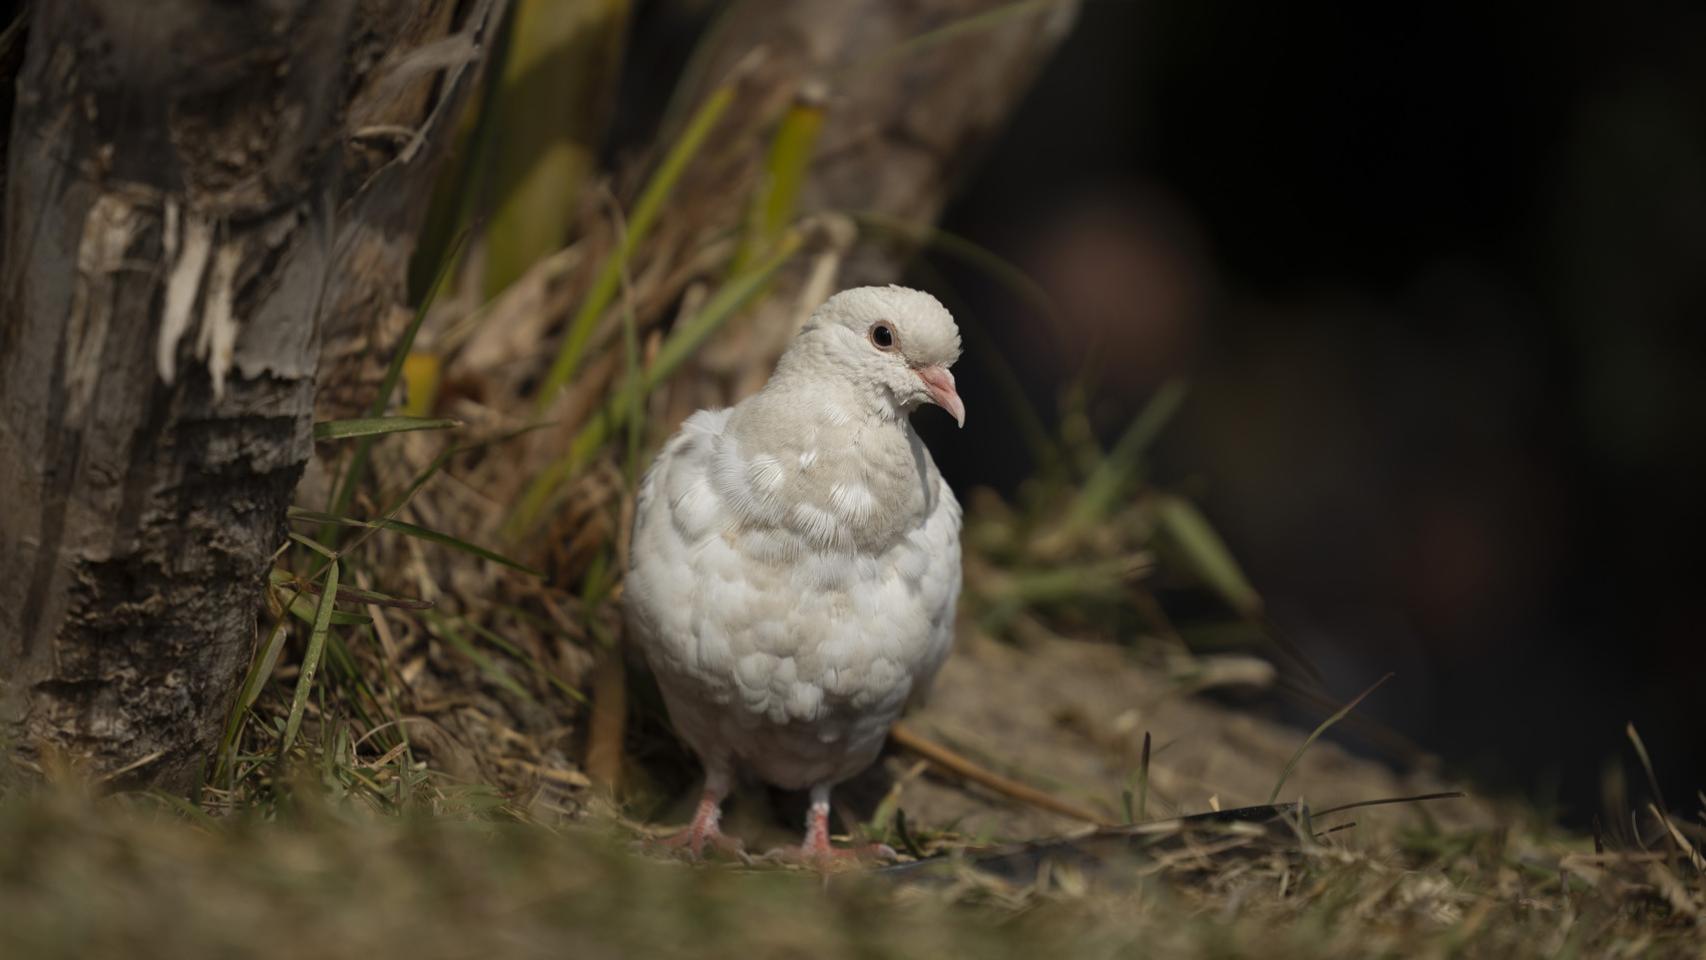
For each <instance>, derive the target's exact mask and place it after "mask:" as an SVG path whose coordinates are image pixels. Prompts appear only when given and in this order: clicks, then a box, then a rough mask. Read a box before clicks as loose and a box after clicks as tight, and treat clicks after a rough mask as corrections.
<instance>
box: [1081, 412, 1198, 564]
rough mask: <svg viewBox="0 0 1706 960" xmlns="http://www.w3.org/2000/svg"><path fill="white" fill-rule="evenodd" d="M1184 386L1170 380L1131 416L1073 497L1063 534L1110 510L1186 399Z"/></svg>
mask: <svg viewBox="0 0 1706 960" xmlns="http://www.w3.org/2000/svg"><path fill="white" fill-rule="evenodd" d="M1185 391H1186V387H1185V384H1184V382H1183V381H1181V380H1170V381H1168V382H1167V383H1165V384H1163V385H1162V386H1161V389H1160V390H1158V391H1156V393H1155V396H1154V397H1153V398H1151V399H1150V401H1149V402H1148V403H1147V404H1145V405H1144V407H1143V411H1142V412H1141V413H1139V414H1138V415H1137V417H1136V418H1135V419H1133V420H1132V422H1131V426H1129V427H1127V428H1126V431H1125V433H1123V434H1121V435H1120V438H1119V440H1117V441H1115V443H1114V446H1113V449H1111V450H1109V451H1108V455H1107V456H1105V457H1103V458H1102V462H1101V463H1098V464H1097V465H1096V469H1094V470H1093V471H1091V473H1090V476H1089V478H1088V479H1086V480H1085V481H1084V488H1083V489H1082V490H1080V491H1079V493H1078V497H1077V499H1075V500H1073V502H1072V508H1071V509H1070V510H1069V511H1068V512H1067V515H1066V521H1065V523H1064V524H1063V525H1062V528H1061V529H1062V533H1061V535H1062V536H1066V537H1071V536H1076V535H1078V534H1080V533H1083V532H1084V531H1086V530H1089V529H1090V528H1091V527H1092V526H1094V525H1095V524H1097V523H1098V522H1100V521H1101V520H1102V519H1103V518H1105V517H1107V516H1108V514H1109V513H1111V512H1113V510H1114V508H1115V506H1116V505H1117V504H1118V503H1119V502H1120V499H1121V497H1122V495H1123V494H1124V493H1125V491H1126V488H1127V487H1128V486H1129V485H1130V483H1131V481H1132V479H1133V478H1134V477H1136V476H1137V473H1138V468H1139V465H1140V463H1141V461H1142V459H1143V455H1144V454H1145V453H1147V452H1148V450H1149V448H1150V446H1152V445H1153V444H1154V443H1155V438H1156V437H1158V436H1160V435H1161V431H1162V429H1163V428H1165V427H1166V426H1167V424H1168V422H1169V421H1171V420H1172V419H1173V415H1174V414H1176V413H1178V411H1179V406H1180V405H1181V404H1182V403H1184V401H1185Z"/></svg>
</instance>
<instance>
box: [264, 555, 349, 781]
mask: <svg viewBox="0 0 1706 960" xmlns="http://www.w3.org/2000/svg"><path fill="white" fill-rule="evenodd" d="M337 595H338V562H337V561H336V560H333V561H332V565H331V566H329V567H327V568H326V579H325V582H324V583H323V584H322V586H321V593H320V605H319V608H318V609H317V610H316V611H315V613H314V630H313V632H312V633H310V634H309V635H308V652H307V653H306V654H304V655H303V657H302V674H301V676H299V677H297V679H296V694H295V695H294V696H293V697H291V698H290V718H289V719H288V720H286V721H285V724H284V738H283V739H282V740H280V741H279V748H278V754H279V756H280V757H283V756H285V755H286V754H288V753H289V752H290V747H291V745H292V744H294V743H295V742H296V734H297V731H298V730H300V729H301V728H302V711H303V710H304V709H305V708H306V707H307V706H308V694H309V692H310V691H312V690H313V689H314V672H315V670H317V669H318V668H319V666H320V657H321V656H322V655H323V654H324V653H325V651H326V631H327V630H328V629H330V628H331V624H332V606H333V602H334V601H335V599H336V598H337Z"/></svg>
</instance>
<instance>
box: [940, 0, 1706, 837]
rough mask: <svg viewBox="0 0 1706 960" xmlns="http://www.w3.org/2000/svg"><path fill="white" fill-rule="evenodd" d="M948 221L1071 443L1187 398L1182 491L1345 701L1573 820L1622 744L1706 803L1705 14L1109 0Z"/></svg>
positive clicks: (989, 419)
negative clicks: (1082, 401) (1705, 497)
mask: <svg viewBox="0 0 1706 960" xmlns="http://www.w3.org/2000/svg"><path fill="white" fill-rule="evenodd" d="M943 225H944V227H945V228H947V229H949V230H951V231H954V232H956V233H959V234H962V235H965V236H967V237H969V238H971V239H974V240H976V241H977V242H979V243H981V244H984V245H986V246H988V247H990V248H992V249H994V250H996V251H998V252H1000V253H1001V254H1002V255H1004V256H1006V257H1009V258H1011V259H1012V260H1014V261H1015V262H1017V263H1018V264H1019V265H1021V266H1022V267H1024V268H1025V269H1026V270H1027V271H1028V272H1030V273H1031V274H1032V275H1034V276H1035V277H1037V278H1038V279H1039V280H1040V281H1041V282H1042V284H1043V285H1044V286H1045V287H1046V288H1047V289H1048V290H1049V292H1050V293H1051V294H1052V295H1053V296H1054V297H1055V298H1056V300H1057V302H1058V304H1059V306H1060V309H1061V311H1062V314H1063V315H1064V317H1065V320H1066V324H1067V326H1068V327H1069V328H1070V329H1069V330H1068V331H1065V332H1062V331H1057V330H1051V329H1047V328H1044V327H1042V326H1040V325H1039V322H1038V320H1037V318H1036V317H1035V315H1034V314H1031V313H1028V312H1027V311H1026V310H1025V308H1024V306H1023V305H1022V304H1021V303H1018V302H1016V301H1015V298H1014V297H1013V296H1012V295H1011V294H1010V293H1008V292H1007V291H1005V290H1004V289H1002V288H1001V287H999V286H998V285H995V284H992V283H991V282H990V281H989V280H988V279H987V278H984V277H982V276H981V275H979V274H978V273H976V272H975V271H970V270H964V269H960V270H955V269H953V268H951V267H946V268H944V269H945V270H946V272H947V273H948V275H949V278H950V280H951V282H952V286H953V287H954V288H955V290H956V292H957V293H958V294H959V296H960V298H961V299H962V301H963V302H964V304H965V307H963V308H962V309H971V310H973V311H975V313H976V319H977V320H978V321H979V322H981V323H983V324H984V325H985V326H986V327H988V328H990V329H991V330H992V331H993V332H994V333H995V335H996V339H997V340H998V342H999V343H1001V345H1002V348H1003V352H1004V354H1005V355H1006V356H1008V357H1011V358H1025V360H1026V362H1025V363H1024V364H1023V366H1024V371H1025V375H1026V379H1027V380H1028V381H1029V383H1030V384H1031V386H1032V387H1033V388H1034V394H1035V399H1036V400H1037V401H1038V402H1039V403H1040V404H1043V405H1045V409H1046V405H1048V404H1050V403H1052V402H1053V401H1054V399H1055V397H1054V389H1055V388H1054V386H1053V385H1055V384H1058V383H1060V382H1062V381H1063V380H1067V379H1070V378H1072V377H1074V376H1080V375H1083V374H1084V373H1085V372H1086V371H1088V372H1089V374H1090V375H1091V376H1092V377H1093V378H1094V382H1096V383H1097V384H1099V385H1100V387H1101V390H1100V393H1101V395H1103V396H1104V397H1106V398H1107V402H1106V404H1105V406H1104V408H1103V409H1100V410H1099V411H1098V414H1099V417H1098V420H1099V422H1100V425H1101V426H1102V427H1103V428H1104V429H1105V430H1106V431H1107V433H1108V434H1109V435H1110V436H1111V435H1113V434H1114V433H1115V432H1116V431H1117V430H1118V429H1119V428H1120V427H1121V426H1122V425H1123V423H1124V422H1125V421H1126V420H1127V419H1128V418H1129V416H1130V415H1131V413H1132V411H1134V410H1135V409H1137V408H1138V406H1139V404H1140V403H1141V401H1142V399H1143V398H1144V397H1145V396H1146V395H1147V393H1148V392H1149V391H1151V390H1152V389H1153V388H1154V386H1155V384H1156V383H1158V382H1159V380H1160V379H1161V378H1163V377H1165V376H1169V375H1173V374H1185V375H1187V376H1189V377H1190V379H1191V381H1192V397H1191V400H1190V401H1189V403H1188V405H1187V407H1186V409H1185V411H1184V413H1183V414H1182V416H1181V418H1180V420H1179V421H1177V422H1176V423H1175V424H1174V425H1173V427H1172V428H1171V430H1170V431H1169V436H1168V439H1167V442H1166V443H1165V445H1164V447H1163V449H1162V451H1161V457H1162V464H1161V469H1160V474H1161V477H1162V478H1163V479H1164V480H1166V481H1168V482H1171V483H1175V484H1178V483H1185V484H1187V485H1188V486H1189V488H1190V489H1191V490H1193V491H1194V492H1196V493H1197V494H1198V496H1199V497H1200V499H1201V500H1202V502H1203V504H1204V506H1205V508H1206V510H1207V512H1208V513H1209V515H1210V517H1211V518H1212V519H1213V520H1214V521H1215V522H1216V524H1217V526H1218V527H1219V528H1220V530H1221V532H1222V533H1223V535H1224V536H1225V537H1226V538H1227V539H1228V540H1229V541H1230V542H1231V544H1232V546H1233V547H1234V549H1235V551H1236V552H1237V554H1238V555H1239V556H1240V558H1241V559H1242V560H1243V562H1244V563H1245V564H1246V567H1247V569H1248V571H1249V573H1250V575H1251V576H1252V578H1253V579H1254V580H1255V582H1256V584H1257V585H1258V587H1259V588H1260V589H1261V590H1262V592H1263V593H1264V595H1265V597H1266V598H1267V600H1268V602H1269V604H1270V607H1271V609H1272V611H1273V614H1274V618H1275V620H1276V621H1277V623H1278V624H1279V625H1280V627H1281V629H1282V630H1284V631H1285V632H1286V633H1287V634H1288V635H1289V636H1290V637H1292V638H1293V639H1294V640H1295V641H1296V642H1297V643H1298V644H1299V645H1301V646H1302V647H1303V648H1304V649H1305V650H1306V651H1307V653H1308V654H1309V656H1310V657H1311V658H1312V659H1313V660H1314V661H1315V662H1316V663H1317V664H1318V665H1319V666H1320V667H1321V668H1322V670H1323V671H1324V672H1325V673H1326V675H1327V685H1328V688H1329V689H1330V690H1331V691H1332V692H1333V693H1334V694H1335V695H1337V696H1339V697H1341V698H1348V697H1349V696H1351V695H1354V694H1355V693H1356V692H1357V691H1358V690H1360V689H1361V688H1363V687H1365V686H1366V685H1368V684H1369V683H1371V682H1372V681H1374V680H1375V679H1378V677H1379V676H1380V675H1381V674H1382V673H1383V672H1385V671H1387V670H1394V671H1396V672H1397V674H1398V676H1397V677H1396V678H1395V679H1394V681H1392V682H1391V683H1390V684H1389V685H1388V686H1387V687H1386V688H1384V689H1383V690H1382V691H1381V692H1380V693H1379V694H1377V695H1376V696H1375V697H1373V698H1372V699H1370V700H1369V701H1368V702H1367V704H1366V705H1365V707H1364V708H1363V709H1364V710H1365V711H1366V712H1367V713H1368V714H1370V715H1372V716H1374V717H1377V718H1379V719H1381V720H1383V721H1385V722H1387V723H1389V724H1390V725H1391V726H1393V727H1394V728H1396V729H1397V730H1399V731H1401V732H1403V733H1405V734H1407V735H1408V736H1410V737H1411V738H1413V739H1414V740H1416V741H1418V742H1419V743H1421V744H1422V745H1424V746H1426V747H1428V748H1431V749H1433V750H1435V751H1438V752H1440V753H1441V754H1443V755H1444V757H1446V758H1447V760H1449V761H1451V762H1452V763H1453V765H1455V766H1457V767H1458V768H1459V769H1461V770H1465V771H1467V772H1470V773H1473V774H1475V775H1477V776H1478V777H1480V778H1481V779H1482V780H1483V782H1486V783H1488V784H1489V785H1491V786H1494V787H1497V788H1504V789H1512V790H1519V791H1521V792H1524V793H1527V794H1529V795H1530V796H1532V797H1534V798H1535V799H1537V800H1539V801H1541V802H1543V803H1547V804H1556V806H1557V807H1558V809H1559V812H1560V813H1561V814H1562V815H1563V816H1564V817H1565V818H1566V819H1568V820H1570V821H1571V822H1576V823H1581V822H1584V821H1585V820H1586V819H1587V817H1588V816H1589V815H1591V814H1592V813H1594V812H1595V811H1596V810H1597V808H1598V804H1599V800H1600V788H1601V779H1602V776H1603V769H1604V767H1605V765H1606V764H1608V763H1621V764H1624V765H1625V766H1626V767H1627V769H1628V775H1629V777H1630V778H1631V782H1638V781H1639V780H1640V779H1641V777H1642V775H1641V774H1640V773H1639V772H1638V767H1636V766H1635V765H1634V760H1633V757H1632V754H1631V752H1630V750H1629V747H1628V742H1627V740H1626V739H1625V736H1624V726H1625V724H1626V723H1627V722H1628V721H1634V723H1635V724H1636V725H1637V727H1638V728H1639V729H1640V731H1641V733H1642V735H1643V737H1644V738H1645V740H1646V742H1647V744H1648V747H1649V748H1650V749H1651V751H1652V753H1653V755H1654V760H1655V764H1656V766H1657V767H1658V772H1659V774H1660V776H1661V779H1662V780H1663V781H1664V782H1665V786H1666V788H1667V791H1666V792H1667V793H1668V794H1669V796H1670V797H1671V799H1672V800H1673V801H1677V800H1680V799H1682V798H1688V797H1692V796H1693V792H1694V790H1695V788H1697V787H1700V786H1706V721H1703V720H1702V716H1703V714H1702V710H1701V706H1700V702H1699V700H1698V698H1699V697H1700V696H1701V695H1702V694H1703V693H1706V689H1703V688H1706V684H1703V680H1706V646H1703V645H1702V643H1701V633H1702V629H1701V625H1700V624H1701V620H1700V617H1701V612H1700V604H1699V603H1698V602H1697V599H1696V597H1697V593H1696V591H1697V590H1698V589H1699V587H1700V584H1699V583H1698V582H1697V578H1696V568H1697V566H1698V564H1696V563H1695V562H1693V554H1694V552H1695V551H1696V550H1698V549H1699V548H1700V543H1701V537H1700V534H1701V533H1702V529H1703V527H1706V524H1703V523H1702V517H1703V510H1702V506H1701V499H1700V498H1701V496H1702V493H1701V491H1702V490H1703V489H1706V457H1703V455H1702V453H1703V449H1702V443H1701V439H1702V437H1703V436H1706V430H1703V429H1702V428H1703V426H1706V422H1703V421H1706V388H1703V387H1702V383H1701V380H1700V378H1699V377H1698V376H1697V372H1696V371H1697V365H1698V361H1699V358H1700V357H1701V356H1702V352H1701V350H1700V347H1701V345H1702V343H1701V341H1702V339H1703V336H1702V321H1703V320H1706V5H1700V4H1694V5H1688V4H1682V3H1676V4H1669V5H1667V4H1634V5H1629V4H1601V5H1599V6H1598V9H1588V8H1582V9H1575V10H1571V9H1567V8H1563V7H1559V6H1554V5H1548V6H1545V7H1533V8H1524V7H1522V6H1520V5H1495V4H1468V3H1462V4H1427V5H1424V4H1401V5H1400V4H1350V3H1343V4H1329V3H1286V4H1236V3H1230V2H1225V0H1188V2H1185V0H1178V2H1120V0H1102V2H1096V0H1092V2H1089V3H1087V4H1085V7H1084V10H1083V14H1082V18H1081V20H1080V22H1079V25H1078V29H1077V31H1076V33H1075V34H1074V36H1073V37H1072V38H1071V39H1070V40H1069V41H1068V42H1067V44H1066V45H1065V47H1064V48H1063V49H1062V51H1061V53H1060V55H1059V57H1058V58H1057V59H1056V61H1055V62H1054V64H1053V66H1052V67H1051V69H1050V70H1049V72H1048V73H1047V74H1046V75H1045V76H1044V77H1043V79H1042V82H1041V83H1040V84H1039V86H1038V87H1037V89H1036V90H1035V91H1034V93H1033V95H1032V96H1031V98H1030V99H1029V101H1028V103H1027V104H1026V106H1025V107H1024V109H1023V110H1022V111H1021V113H1020V114H1019V115H1018V116H1017V117H1016V118H1015V120H1014V122H1013V124H1012V126H1011V128H1010V129H1009V131H1008V133H1007V135H1006V138H1005V141H1004V142H1003V143H1001V144H999V145H997V146H996V148H995V149H994V150H992V151H991V153H990V155H989V156H988V157H987V158H986V163H985V166H984V167H983V168H982V169H981V170H980V171H979V173H978V175H977V176H976V177H975V179H974V180H973V181H972V182H970V183H968V185H967V188H966V190H965V191H964V192H963V194H962V195H961V197H960V199H959V201H958V202H957V203H956V204H955V206H954V208H953V209H952V210H951V211H950V212H949V214H948V216H947V217H946V219H945V221H944V224H943ZM1090 344H1093V345H1094V350H1093V354H1094V358H1095V359H1094V360H1091V359H1090V358H1089V357H1088V356H1087V352H1092V351H1087V350H1086V346H1087V345H1090ZM962 366H963V367H967V368H968V369H967V372H966V375H965V377H964V378H962V383H963V388H962V393H963V394H964V395H965V396H966V397H967V398H968V402H969V404H970V406H971V408H972V410H973V411H974V413H973V415H972V416H971V417H970V418H969V423H968V426H967V429H966V430H965V431H964V433H963V434H962V435H959V436H946V435H944V436H940V437H935V438H933V449H935V450H937V451H938V456H939V458H941V459H943V460H946V461H950V464H949V466H948V467H947V469H948V471H949V474H950V476H953V477H955V478H957V479H960V480H967V479H968V478H969V479H972V480H975V481H977V482H990V483H995V484H997V485H1001V486H1011V485H1012V484H1014V483H1015V482H1016V481H1017V480H1018V478H1019V477H1020V476H1021V475H1022V474H1023V473H1024V471H1026V470H1028V469H1029V468H1030V465H1029V464H1028V463H1026V462H1025V461H1024V460H1023V458H1022V454H1017V453H1016V451H1015V448H1016V443H1015V442H1014V441H1013V440H1012V439H1011V438H1010V434H1008V433H1006V432H1005V431H1004V428H1003V424H1002V423H1001V422H1000V421H999V418H998V417H997V416H991V415H990V414H992V413H994V412H995V411H994V410H992V409H991V407H993V406H994V404H991V403H979V402H978V401H977V397H979V396H980V395H982V396H985V397H991V398H992V394H993V390H992V389H988V390H985V389H980V385H979V384H978V383H977V382H976V380H977V373H976V370H975V364H962ZM992 399H993V398H992ZM980 414H981V416H980ZM1636 792H1637V793H1644V792H1645V791H1644V790H1640V791H1636Z"/></svg>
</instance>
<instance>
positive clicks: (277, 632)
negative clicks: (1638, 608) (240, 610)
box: [213, 595, 296, 783]
mask: <svg viewBox="0 0 1706 960" xmlns="http://www.w3.org/2000/svg"><path fill="white" fill-rule="evenodd" d="M295 601H296V597H295V596H294V595H293V596H292V597H291V598H290V603H294V602H295ZM288 605H289V604H288V603H287V604H286V606H288ZM288 622H289V621H287V620H286V619H285V618H284V617H279V618H278V619H277V620H275V621H273V625H272V629H271V630H270V631H268V632H267V638H266V640H265V642H263V643H262V644H261V648H260V651H259V654H258V656H256V658H255V660H254V662H253V663H251V664H250V665H249V671H248V673H246V674H244V675H243V685H242V686H241V687H240V688H238V690H237V702H236V703H234V704H232V705H231V715H230V717H228V718H227V719H226V721H225V733H224V735H223V736H221V737H220V738H219V759H218V761H217V763H215V765H214V774H213V782H214V783H219V782H221V780H222V778H223V777H224V774H225V773H226V772H227V771H229V770H231V769H232V762H233V761H234V760H235V759H236V751H237V737H238V735H239V734H240V733H241V732H242V729H243V720H244V718H246V717H247V716H248V714H249V708H250V707H252V706H254V705H255V700H256V699H257V698H259V697H260V695H261V688H262V687H264V686H266V684H267V681H268V680H270V679H272V672H273V668H274V667H276V666H277V665H278V655H279V652H280V651H282V650H283V649H284V641H285V639H286V638H287V637H289V632H288V631H286V630H285V629H284V626H285V624H286V623H288Z"/></svg>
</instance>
